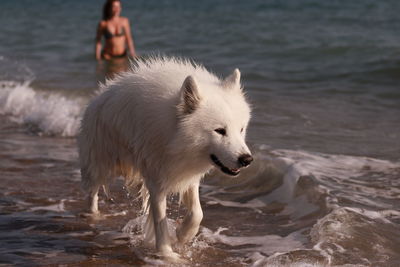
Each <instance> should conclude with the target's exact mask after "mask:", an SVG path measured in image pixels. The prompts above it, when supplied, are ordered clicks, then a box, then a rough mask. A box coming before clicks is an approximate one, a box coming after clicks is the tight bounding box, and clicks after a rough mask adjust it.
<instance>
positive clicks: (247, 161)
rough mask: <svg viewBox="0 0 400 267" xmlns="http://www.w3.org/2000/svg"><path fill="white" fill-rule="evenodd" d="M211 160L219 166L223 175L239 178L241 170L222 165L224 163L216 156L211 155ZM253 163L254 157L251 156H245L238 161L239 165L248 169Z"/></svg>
mask: <svg viewBox="0 0 400 267" xmlns="http://www.w3.org/2000/svg"><path fill="white" fill-rule="evenodd" d="M210 158H211V160H212V162H214V164H215V165H217V166H218V167H219V168H220V169H221V171H222V172H223V173H226V174H228V175H230V176H237V175H239V173H240V169H239V168H232V169H231V168H228V167H226V166H225V165H224V164H222V162H221V161H220V160H219V159H218V157H217V156H215V155H214V154H211V155H210ZM252 161H253V157H252V156H251V155H249V154H244V155H242V156H240V157H239V159H238V165H239V166H241V167H247V166H249V165H250V163H251V162H252Z"/></svg>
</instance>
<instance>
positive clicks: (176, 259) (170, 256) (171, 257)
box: [162, 251, 188, 264]
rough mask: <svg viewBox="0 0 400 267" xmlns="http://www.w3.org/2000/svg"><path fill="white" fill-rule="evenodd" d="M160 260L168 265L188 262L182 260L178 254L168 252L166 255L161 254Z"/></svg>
mask: <svg viewBox="0 0 400 267" xmlns="http://www.w3.org/2000/svg"><path fill="white" fill-rule="evenodd" d="M162 258H163V259H164V260H166V261H168V262H170V263H175V264H187V263H188V261H187V260H185V259H183V258H182V257H181V256H180V255H179V254H178V253H176V252H173V251H171V252H168V253H166V254H164V253H163V254H162Z"/></svg>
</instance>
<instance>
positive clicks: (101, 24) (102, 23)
mask: <svg viewBox="0 0 400 267" xmlns="http://www.w3.org/2000/svg"><path fill="white" fill-rule="evenodd" d="M105 26H107V22H106V21H105V20H100V22H99V27H100V28H104V27H105Z"/></svg>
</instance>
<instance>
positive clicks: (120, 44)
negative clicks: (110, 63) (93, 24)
mask: <svg viewBox="0 0 400 267" xmlns="http://www.w3.org/2000/svg"><path fill="white" fill-rule="evenodd" d="M120 14H121V2H120V1H119V0H107V2H106V3H105V4H104V7H103V20H102V21H100V23H99V26H98V27H97V35H96V59H97V60H100V59H106V60H110V59H115V58H126V57H127V56H128V53H127V46H128V49H129V54H130V55H131V57H136V53H135V47H134V44H133V40H132V34H131V28H130V25H129V20H128V18H124V17H121V16H120ZM102 35H104V39H105V44H104V49H103V50H102V49H101V48H102V44H101V37H102Z"/></svg>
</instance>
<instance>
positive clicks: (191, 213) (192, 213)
mask: <svg viewBox="0 0 400 267" xmlns="http://www.w3.org/2000/svg"><path fill="white" fill-rule="evenodd" d="M182 201H183V203H184V204H185V206H186V207H187V209H188V213H187V214H186V216H185V219H184V220H183V222H182V224H181V225H180V226H179V227H178V229H177V231H176V236H177V237H178V241H179V243H180V244H184V243H186V242H188V241H190V240H191V239H192V238H193V237H194V236H195V235H196V234H197V232H198V231H199V227H200V223H201V220H202V219H203V211H202V209H201V205H200V198H199V184H195V185H192V186H191V187H190V188H189V189H188V190H187V191H186V192H185V193H184V195H183V199H182Z"/></svg>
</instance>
